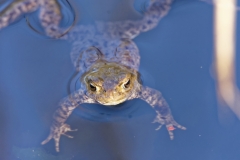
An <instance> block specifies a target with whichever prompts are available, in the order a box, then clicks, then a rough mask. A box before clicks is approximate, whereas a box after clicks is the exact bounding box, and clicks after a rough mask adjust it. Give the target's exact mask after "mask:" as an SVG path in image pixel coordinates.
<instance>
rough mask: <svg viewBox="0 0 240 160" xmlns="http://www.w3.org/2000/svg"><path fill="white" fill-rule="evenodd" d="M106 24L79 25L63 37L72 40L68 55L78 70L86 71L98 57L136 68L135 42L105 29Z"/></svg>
mask: <svg viewBox="0 0 240 160" xmlns="http://www.w3.org/2000/svg"><path fill="white" fill-rule="evenodd" d="M114 25H117V24H114ZM108 26H109V23H106V24H102V23H95V24H94V25H80V26H77V27H75V28H74V29H73V30H72V31H71V32H70V33H69V34H68V35H66V36H65V37H63V38H64V39H68V40H70V41H73V43H72V51H71V53H70V55H71V60H72V62H73V64H74V66H75V67H76V69H77V70H78V71H81V72H86V71H87V70H88V69H89V67H90V66H91V65H92V63H93V62H96V60H98V59H100V58H101V59H102V60H106V61H107V62H115V63H119V64H122V65H124V66H127V67H130V68H131V69H134V70H138V67H139V61H140V56H139V51H138V48H137V46H136V45H135V43H134V42H133V41H132V40H131V38H122V37H121V36H116V34H113V33H112V31H109V30H108V31H106V30H107V29H109V28H108Z"/></svg>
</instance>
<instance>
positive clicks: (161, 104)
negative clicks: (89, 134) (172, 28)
mask: <svg viewBox="0 0 240 160" xmlns="http://www.w3.org/2000/svg"><path fill="white" fill-rule="evenodd" d="M172 1H173V0H151V1H150V2H149V6H148V8H147V9H146V12H145V13H144V15H143V18H142V19H141V20H137V21H132V20H126V21H118V22H95V23H94V24H93V25H79V26H76V27H75V28H73V29H72V30H71V31H70V32H68V33H67V34H66V35H64V36H63V37H61V39H64V40H69V41H70V42H71V43H72V50H71V52H70V56H71V59H72V62H73V65H74V66H75V68H76V71H77V72H79V74H80V75H81V87H80V89H79V90H77V91H75V92H74V93H72V94H71V95H69V96H68V97H66V98H65V99H63V100H62V101H61V102H60V104H59V105H60V107H59V108H58V109H57V110H56V112H55V113H54V116H53V123H52V125H51V129H50V134H49V136H48V137H47V138H46V139H45V140H44V141H43V142H42V143H41V144H46V143H47V142H49V141H50V140H51V139H54V141H55V149H56V151H57V152H59V151H60V150H59V141H60V137H61V135H65V136H67V137H69V138H73V137H72V136H70V135H68V134H67V133H66V132H69V131H76V130H73V129H71V128H70V126H69V125H68V124H66V123H65V121H66V120H67V118H68V117H69V116H70V115H71V113H72V111H73V110H74V109H75V108H76V107H78V106H79V105H80V104H82V103H98V104H103V105H110V106H113V105H117V104H119V103H122V102H124V101H127V100H131V99H135V98H139V99H142V100H143V101H146V102H147V103H148V104H149V105H150V106H151V107H152V108H153V109H154V110H155V111H156V114H157V116H156V118H155V119H154V121H153V123H158V124H159V127H158V128H157V129H156V130H159V129H160V128H161V127H162V126H163V125H165V126H166V128H167V130H168V133H169V136H170V139H173V138H174V136H173V130H174V129H175V127H176V128H179V129H183V130H185V129H186V128H185V127H183V126H181V125H180V124H178V123H177V122H176V121H175V120H174V119H173V117H172V114H171V111H170V108H169V106H168V104H167V102H166V101H165V99H164V98H163V96H162V94H161V93H160V92H159V91H157V90H155V89H152V88H149V87H147V86H143V85H142V84H141V82H140V80H139V79H140V78H139V74H138V68H139V64H140V55H139V50H138V47H137V45H136V44H135V43H134V42H133V41H132V39H134V38H135V37H136V36H138V35H139V34H140V33H142V32H146V31H149V30H151V29H153V28H154V27H155V26H157V24H158V22H159V21H160V19H161V18H162V17H163V16H165V15H166V14H167V13H168V11H169V10H170V6H171V4H172ZM27 4H29V5H30V4H31V5H30V7H26V6H27ZM10 6H11V5H10ZM20 6H24V7H23V8H24V9H19V7H20ZM9 8H10V9H9V10H8V9H5V10H4V11H3V12H1V14H0V28H2V27H5V26H7V25H9V23H11V22H12V21H14V20H15V19H16V17H17V16H19V15H20V14H22V13H27V12H32V11H34V10H36V9H37V8H41V12H40V21H41V24H42V26H43V27H44V28H45V30H46V32H47V33H48V35H49V36H52V35H56V32H54V31H57V30H55V29H56V26H57V25H58V24H59V20H60V18H61V16H60V12H59V11H60V8H59V5H58V3H57V1H56V0H47V1H45V0H39V1H37V0H35V1H34V0H28V1H27V0H22V1H15V2H14V3H13V4H12V6H11V7H9ZM25 8H28V9H25ZM16 9H17V11H16ZM22 10H23V11H24V12H23V11H22ZM18 11H22V12H19V13H18ZM13 12H14V13H15V12H16V13H18V14H16V15H15V16H10V15H12V13H13ZM55 16H56V17H55ZM4 17H5V18H4ZM49 26H50V27H49ZM51 26H53V27H51ZM52 37H54V36H52Z"/></svg>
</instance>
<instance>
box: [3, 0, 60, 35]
mask: <svg viewBox="0 0 240 160" xmlns="http://www.w3.org/2000/svg"><path fill="white" fill-rule="evenodd" d="M37 9H39V20H40V23H41V25H42V27H43V28H44V29H45V32H46V34H47V35H48V36H50V37H59V36H60V35H61V33H62V32H63V31H62V30H61V29H60V28H59V23H60V21H61V18H62V15H61V11H60V5H59V3H58V2H57V0H14V1H13V2H12V3H10V4H9V5H8V6H7V7H6V8H5V9H3V10H2V11H1V12H0V29H2V28H4V27H6V26H8V25H9V24H11V23H12V22H14V21H15V20H16V19H17V18H19V17H20V16H21V15H23V14H26V13H30V12H34V11H36V10H37Z"/></svg>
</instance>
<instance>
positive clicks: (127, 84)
mask: <svg viewBox="0 0 240 160" xmlns="http://www.w3.org/2000/svg"><path fill="white" fill-rule="evenodd" d="M129 86H130V79H129V80H128V81H127V82H126V83H124V84H123V87H124V88H129Z"/></svg>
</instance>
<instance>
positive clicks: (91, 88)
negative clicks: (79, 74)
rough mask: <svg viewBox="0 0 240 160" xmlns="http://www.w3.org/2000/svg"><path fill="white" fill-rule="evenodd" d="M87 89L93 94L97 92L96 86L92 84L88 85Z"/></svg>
mask: <svg viewBox="0 0 240 160" xmlns="http://www.w3.org/2000/svg"><path fill="white" fill-rule="evenodd" d="M89 88H90V90H91V91H93V92H95V91H96V90H97V88H96V86H94V85H93V84H91V83H90V84H89Z"/></svg>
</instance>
